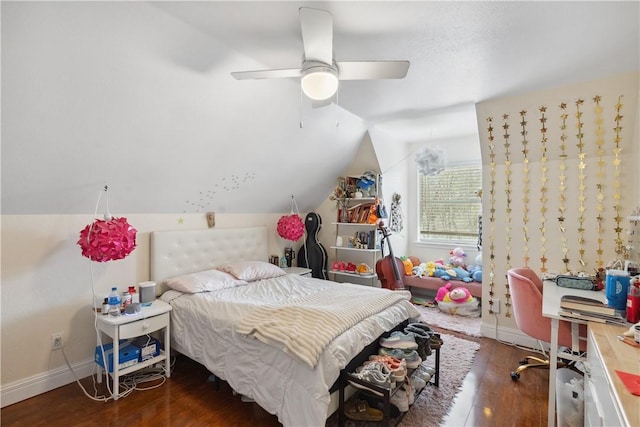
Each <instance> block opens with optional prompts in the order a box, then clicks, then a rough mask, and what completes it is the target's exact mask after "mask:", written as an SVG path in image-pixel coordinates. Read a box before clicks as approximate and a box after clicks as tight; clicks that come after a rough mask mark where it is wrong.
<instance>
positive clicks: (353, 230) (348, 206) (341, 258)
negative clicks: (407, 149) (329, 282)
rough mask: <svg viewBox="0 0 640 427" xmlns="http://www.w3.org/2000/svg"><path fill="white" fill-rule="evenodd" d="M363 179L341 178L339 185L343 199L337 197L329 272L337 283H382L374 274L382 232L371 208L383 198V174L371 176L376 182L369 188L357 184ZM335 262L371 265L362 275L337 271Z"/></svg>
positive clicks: (371, 284) (378, 284)
mask: <svg viewBox="0 0 640 427" xmlns="http://www.w3.org/2000/svg"><path fill="white" fill-rule="evenodd" d="M360 179H361V178H360V177H356V176H346V177H341V178H340V179H339V184H338V185H339V186H340V187H341V188H342V189H343V194H344V195H345V196H346V197H344V198H341V199H338V211H337V215H336V216H337V217H336V222H333V223H332V225H333V226H334V227H335V239H336V244H335V245H333V246H330V249H332V250H333V255H334V258H333V259H332V260H330V263H329V274H330V276H331V278H332V279H333V280H334V281H336V282H350V283H357V284H363V285H368V286H378V287H379V286H380V283H379V281H378V276H377V274H376V273H375V268H376V262H377V261H378V259H379V257H380V254H381V253H382V252H381V241H382V235H381V233H380V231H379V230H378V226H377V224H376V223H373V224H369V222H368V221H369V217H370V216H369V215H370V208H371V207H372V206H375V204H376V201H379V202H380V203H382V200H381V198H380V193H379V190H380V183H381V181H380V179H381V178H380V175H379V174H377V175H375V177H373V178H370V180H373V182H374V184H372V185H369V186H368V187H367V189H366V190H363V189H361V188H360V187H359V186H358V182H359V180H360ZM334 261H338V262H343V263H345V266H346V265H348V264H349V263H352V264H354V265H355V266H356V267H357V266H358V265H360V264H363V263H364V264H366V265H368V266H369V267H370V268H371V272H370V273H369V274H359V273H357V272H349V271H347V270H346V269H345V270H334V269H333V266H334Z"/></svg>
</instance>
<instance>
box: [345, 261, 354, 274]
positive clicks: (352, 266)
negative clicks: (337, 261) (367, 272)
mask: <svg viewBox="0 0 640 427" xmlns="http://www.w3.org/2000/svg"><path fill="white" fill-rule="evenodd" d="M346 271H347V272H349V273H355V272H356V265H355V264H354V263H352V262H350V263H348V264H347V267H346Z"/></svg>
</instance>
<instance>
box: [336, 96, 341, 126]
mask: <svg viewBox="0 0 640 427" xmlns="http://www.w3.org/2000/svg"><path fill="white" fill-rule="evenodd" d="M339 106H340V86H338V90H337V91H336V107H339ZM336 111H340V110H339V109H337V108H336ZM338 114H340V113H338ZM336 127H340V116H339V115H338V118H337V119H336Z"/></svg>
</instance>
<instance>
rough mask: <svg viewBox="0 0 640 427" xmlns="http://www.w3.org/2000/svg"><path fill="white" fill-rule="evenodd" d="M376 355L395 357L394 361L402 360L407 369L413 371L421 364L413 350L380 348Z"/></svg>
mask: <svg viewBox="0 0 640 427" xmlns="http://www.w3.org/2000/svg"><path fill="white" fill-rule="evenodd" d="M378 354H380V355H382V356H391V357H395V358H396V359H403V360H404V361H405V362H406V364H407V368H409V369H415V368H417V367H418V366H420V364H422V359H421V358H420V356H419V355H418V352H417V351H415V350H402V349H399V348H384V347H381V348H380V349H379V350H378Z"/></svg>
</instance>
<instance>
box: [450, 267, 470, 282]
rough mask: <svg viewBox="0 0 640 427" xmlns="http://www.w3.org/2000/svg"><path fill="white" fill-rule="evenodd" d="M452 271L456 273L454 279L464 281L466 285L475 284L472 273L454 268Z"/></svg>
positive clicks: (460, 268)
mask: <svg viewBox="0 0 640 427" xmlns="http://www.w3.org/2000/svg"><path fill="white" fill-rule="evenodd" d="M451 270H453V272H454V275H452V276H451V278H452V279H454V280H462V281H463V282H465V283H469V282H473V279H472V278H471V273H469V272H468V271H467V270H465V269H464V268H462V267H455V268H452V269H451Z"/></svg>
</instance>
